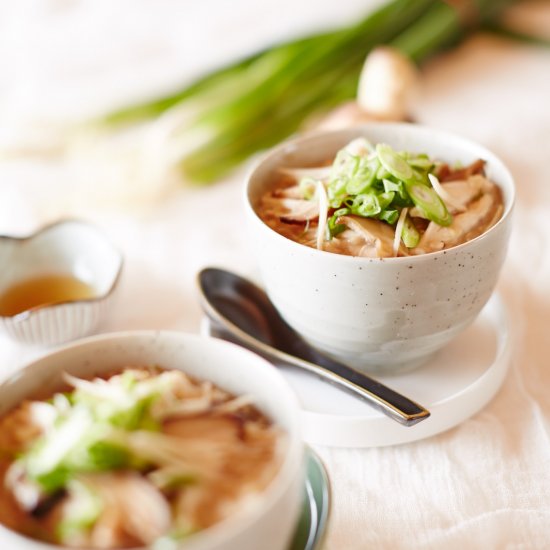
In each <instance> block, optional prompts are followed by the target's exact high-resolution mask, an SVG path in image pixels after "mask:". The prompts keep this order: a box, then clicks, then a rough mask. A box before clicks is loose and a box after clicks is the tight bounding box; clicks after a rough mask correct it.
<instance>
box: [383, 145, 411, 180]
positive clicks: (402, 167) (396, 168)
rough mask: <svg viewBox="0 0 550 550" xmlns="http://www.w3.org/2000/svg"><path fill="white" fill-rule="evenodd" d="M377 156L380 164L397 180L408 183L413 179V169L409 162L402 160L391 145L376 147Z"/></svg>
mask: <svg viewBox="0 0 550 550" xmlns="http://www.w3.org/2000/svg"><path fill="white" fill-rule="evenodd" d="M376 154H377V155H378V160H379V161H380V164H381V165H382V166H383V167H384V168H385V169H386V170H387V171H388V172H389V173H390V174H391V175H392V176H394V177H396V178H397V179H400V180H403V181H407V180H410V179H411V178H412V177H413V171H412V168H411V167H410V166H409V165H408V163H407V161H406V160H405V159H403V158H401V157H400V156H399V155H398V154H397V153H396V152H395V151H394V150H393V149H392V148H391V147H390V146H389V145H387V144H385V143H379V144H378V145H377V146H376Z"/></svg>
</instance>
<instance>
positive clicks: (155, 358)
mask: <svg viewBox="0 0 550 550" xmlns="http://www.w3.org/2000/svg"><path fill="white" fill-rule="evenodd" d="M128 365H145V366H147V365H158V366H162V367H164V368H167V369H180V370H182V371H183V372H186V373H187V374H190V375H191V376H194V377H197V378H200V379H203V380H210V381H211V382H213V383H214V384H216V385H218V386H220V387H221V388H224V389H225V390H227V391H230V392H231V393H233V394H236V395H243V394H247V395H252V396H253V397H254V400H255V405H256V406H257V407H258V408H259V409H261V410H262V412H264V413H265V414H266V415H268V416H269V418H271V419H272V420H273V421H274V422H276V423H277V424H278V425H279V426H281V427H282V428H283V429H284V430H285V433H286V435H287V439H286V449H285V453H284V456H283V458H282V463H281V467H280V469H279V471H278V473H277V474H276V475H275V478H274V479H273V480H272V481H271V483H270V484H269V485H268V487H267V488H266V489H265V491H264V492H263V493H261V494H260V495H258V497H257V498H254V499H250V500H249V501H248V502H247V503H245V504H244V505H243V507H242V509H240V510H238V511H235V513H234V514H233V515H232V516H230V517H228V518H227V519H226V520H224V521H222V522H220V523H218V524H216V525H213V526H212V527H210V528H208V529H205V530H204V531H201V532H199V533H197V534H195V535H193V536H192V537H190V538H189V539H186V541H185V543H182V544H181V546H179V545H178V548H181V549H182V550H184V549H185V550H259V549H261V550H286V549H288V548H289V541H290V540H291V538H292V534H293V531H294V528H295V526H296V522H297V520H298V517H299V513H300V507H301V504H302V498H303V485H304V477H305V472H304V446H303V443H302V439H301V430H300V410H299V404H298V401H297V399H296V397H295V395H294V393H293V392H292V390H291V388H290V387H289V386H288V384H287V383H286V381H285V380H284V378H283V376H282V375H281V374H280V373H279V372H278V371H277V370H276V369H274V368H273V367H272V366H271V365H269V364H268V363H267V362H266V361H265V360H264V359H262V358H261V357H259V356H257V355H255V354H253V353H251V352H250V351H247V350H245V349H243V348H241V347H239V346H236V345H234V344H229V343H227V342H222V341H221V340H216V339H213V338H205V337H201V336H196V335H192V334H184V333H178V332H168V331H160V332H159V331H134V332H123V333H115V334H107V335H100V336H94V337H92V338H86V339H84V340H81V341H79V342H76V343H73V344H70V345H67V346H65V347H63V348H61V349H59V350H56V351H54V352H53V353H50V354H48V355H46V356H44V357H42V358H40V359H38V360H37V361H35V362H33V363H32V364H31V365H29V366H27V367H26V368H24V369H22V370H21V371H19V372H18V373H17V374H15V375H14V376H12V377H11V378H10V379H9V380H7V381H5V382H4V383H2V384H0V416H1V415H4V414H6V413H7V412H8V411H10V410H11V409H12V408H13V407H15V406H16V405H17V404H19V403H21V402H22V401H23V400H25V399H26V398H31V397H32V396H33V395H36V394H37V393H40V394H46V395H47V394H49V393H53V392H55V391H56V390H58V389H59V388H60V387H61V386H63V373H65V372H66V373H70V374H73V375H75V376H79V377H83V378H91V377H94V376H97V375H101V374H102V373H108V372H113V371H115V370H117V369H122V368H124V367H127V366H128ZM0 548H1V549H2V550H61V547H60V546H57V545H51V544H45V543H42V542H38V541H37V540H31V539H29V538H27V537H25V536H22V535H20V534H18V533H15V532H14V531H11V530H10V529H7V528H6V527H4V526H3V525H2V524H0ZM159 548H160V546H159ZM134 550H138V549H134ZM142 550H145V549H142Z"/></svg>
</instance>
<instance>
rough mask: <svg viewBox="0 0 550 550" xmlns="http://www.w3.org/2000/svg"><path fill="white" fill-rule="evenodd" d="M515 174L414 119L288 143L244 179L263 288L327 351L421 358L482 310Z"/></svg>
mask: <svg viewBox="0 0 550 550" xmlns="http://www.w3.org/2000/svg"><path fill="white" fill-rule="evenodd" d="M513 201H514V186H513V181H512V178H511V176H510V174H509V172H508V171H507V169H506V168H505V167H504V165H503V164H502V162H501V161H500V160H499V159H498V158H496V157H495V155H493V154H492V153H491V152H490V151H488V150H487V149H485V148H483V147H482V146H480V145H478V144H475V143H473V142H470V141H468V140H465V139H462V138H460V137H457V136H453V135H451V134H447V133H444V132H439V131H436V130H433V129H430V128H426V127H421V126H418V125H413V124H369V125H365V126H361V127H356V128H352V129H347V130H341V131H337V132H326V133H318V134H313V135H309V136H304V137H299V138H296V139H294V140H292V141H289V142H286V143H284V144H282V145H281V146H279V147H278V148H276V149H274V150H273V151H271V152H270V153H268V154H267V155H266V156H265V157H264V158H263V159H262V160H261V161H260V162H259V163H258V164H257V166H256V167H255V169H254V170H253V171H252V173H251V174H250V177H249V179H248V181H247V186H246V199H245V202H246V209H247V218H248V223H249V230H250V231H249V232H250V234H251V235H252V238H253V240H254V241H255V250H256V255H257V257H258V261H259V265H260V270H261V276H262V279H263V282H264V285H265V287H266V290H267V292H268V294H269V296H270V298H271V299H272V301H273V302H274V304H275V306H276V307H277V308H278V310H279V311H280V313H281V314H282V316H283V317H284V318H285V320H286V321H287V322H288V323H289V324H290V325H291V326H292V327H293V328H294V329H295V330H297V331H298V332H299V333H300V334H301V335H302V336H303V337H304V338H305V339H306V340H308V341H309V342H310V343H311V344H312V345H314V346H316V347H317V348H319V349H320V350H322V351H323V352H325V353H327V354H329V355H331V356H333V357H335V358H337V359H339V360H341V361H343V362H345V363H348V364H350V365H351V366H353V367H355V368H358V369H360V370H364V371H369V372H384V373H391V372H397V371H400V370H404V369H409V368H414V367H415V366H418V365H419V364H421V363H422V362H423V361H425V360H426V359H427V357H428V356H430V355H431V354H433V353H434V352H436V351H437V350H438V349H440V348H441V347H442V346H444V345H445V344H446V343H447V342H449V341H450V340H451V339H452V338H453V337H454V336H456V334H458V333H459V332H460V331H461V330H463V329H464V328H465V327H466V326H468V325H469V324H470V323H471V322H472V321H473V320H474V319H475V317H476V316H477V314H478V313H479V311H480V310H481V308H482V307H483V306H484V304H485V303H486V302H487V300H488V298H489V296H490V295H491V293H492V292H493V290H494V287H495V285H496V281H497V278H498V274H499V271H500V268H501V266H502V263H503V261H504V258H505V254H506V248H507V243H508V238H509V233H510V227H511V211H512V205H513Z"/></svg>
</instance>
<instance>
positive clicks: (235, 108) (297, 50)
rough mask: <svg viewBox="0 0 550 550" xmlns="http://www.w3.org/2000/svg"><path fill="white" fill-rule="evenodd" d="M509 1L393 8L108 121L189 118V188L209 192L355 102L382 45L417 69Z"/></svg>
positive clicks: (402, 3) (185, 166) (423, 0)
mask: <svg viewBox="0 0 550 550" xmlns="http://www.w3.org/2000/svg"><path fill="white" fill-rule="evenodd" d="M512 2H513V0H469V1H468V0H463V1H462V2H456V1H455V2H450V1H449V2H445V1H443V0H392V1H390V2H388V3H387V4H385V5H384V6H382V7H381V8H379V9H378V10H376V11H374V12H372V13H370V14H369V15H367V16H366V17H365V18H364V19H363V20H361V21H360V22H358V23H356V24H354V25H352V26H349V27H346V28H343V29H339V30H335V31H332V32H325V33H321V34H315V35H312V36H309V37H306V38H301V39H298V40H294V41H290V42H286V43H283V44H280V45H277V46H274V47H272V48H270V49H267V50H265V51H263V52H260V53H256V54H254V55H252V56H250V57H248V58H246V59H244V60H240V61H238V62H236V63H234V64H231V65H229V66H226V67H224V68H222V69H219V70H217V71H214V72H212V73H210V74H208V75H206V76H203V77H202V78H200V79H199V80H197V81H195V82H194V83H192V84H191V85H188V86H186V87H185V88H183V89H182V90H180V91H177V92H175V93H173V94H171V95H168V96H166V97H162V98H160V99H156V100H153V101H150V102H147V103H144V104H140V105H135V106H131V107H129V108H124V109H122V110H119V111H117V112H114V113H111V114H110V115H108V116H107V117H105V119H104V120H103V122H104V123H105V124H106V125H107V126H108V127H117V126H119V125H123V124H130V123H135V122H140V121H144V120H149V119H155V118H156V117H158V116H160V115H162V114H163V113H165V112H167V111H169V110H171V109H174V110H182V111H185V112H187V113H188V115H187V117H185V122H182V124H181V127H180V128H179V130H178V133H179V137H180V139H181V140H182V143H184V144H186V145H185V146H184V147H182V151H181V156H180V157H179V158H178V161H177V164H178V168H179V170H180V171H181V173H182V175H183V177H184V179H185V180H190V181H194V182H197V183H209V182H213V181H216V180H217V179H219V178H222V177H223V176H225V175H227V174H228V173H229V172H230V171H231V170H232V169H233V168H235V167H236V166H238V165H239V164H240V163H241V162H243V161H244V160H245V159H247V158H248V157H249V156H250V155H252V154H253V153H255V152H257V151H259V150H262V149H265V148H268V147H271V146H273V145H274V144H276V143H277V142H279V141H281V140H282V139H284V138H286V137H288V136H289V135H290V134H292V133H294V132H296V131H297V130H298V129H299V128H300V126H301V125H302V124H303V122H304V121H305V120H306V119H308V118H309V117H311V116H312V115H313V114H315V113H319V112H323V111H327V110H329V109H330V108H332V107H334V106H336V105H338V104H339V103H342V102H343V101H345V100H348V99H350V98H353V97H354V96H355V94H356V90H357V84H358V79H359V75H360V72H361V68H362V66H363V63H364V60H365V57H366V56H367V54H368V53H369V52H370V51H371V50H372V49H373V48H374V47H376V46H378V45H381V44H387V45H390V46H393V47H395V48H397V49H398V50H400V51H401V52H402V53H403V54H405V55H407V56H408V57H409V58H410V59H412V60H413V61H414V62H416V63H418V64H419V63H421V62H422V61H423V60H425V59H426V58H428V57H430V56H432V55H434V54H436V53H438V52H440V51H442V50H443V49H445V48H448V47H450V46H452V45H453V44H456V43H457V42H458V41H459V40H460V39H462V38H464V37H465V36H466V35H467V34H469V33H470V32H472V31H473V30H475V29H477V28H480V27H482V26H484V25H488V24H491V23H493V22H495V21H496V20H497V19H498V16H499V14H500V13H501V12H502V10H503V9H504V8H505V7H506V6H508V5H509V4H511V3H512Z"/></svg>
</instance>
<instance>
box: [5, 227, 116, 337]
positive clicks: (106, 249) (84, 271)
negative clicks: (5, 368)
mask: <svg viewBox="0 0 550 550" xmlns="http://www.w3.org/2000/svg"><path fill="white" fill-rule="evenodd" d="M122 263H123V260H122V256H121V254H120V252H119V251H118V250H117V249H116V248H115V247H114V246H113V245H112V244H111V243H110V242H109V240H108V239H107V238H106V236H105V235H104V234H103V233H102V232H101V231H100V230H99V229H97V228H96V227H94V226H93V225H91V224H89V223H85V222H81V221H77V220H64V221H61V222H58V223H54V224H52V225H49V226H47V227H44V228H43V229H41V230H40V231H38V232H37V233H34V234H33V235H30V236H28V237H23V238H19V237H8V236H0V265H1V266H2V269H1V270H0V295H1V294H2V293H4V292H6V291H7V290H8V289H9V288H10V287H12V285H14V284H16V283H19V282H22V281H25V280H28V279H32V278H35V277H38V276H41V275H70V276H73V277H76V278H77V279H79V280H81V281H83V282H85V283H86V284H87V285H89V286H90V287H91V289H92V291H93V296H92V297H90V298H87V299H82V300H68V301H63V302H59V303H52V304H44V305H39V306H37V307H32V308H30V309H26V310H24V311H22V312H20V313H17V314H14V315H4V316H1V315H0V328H2V329H3V330H4V331H5V332H6V333H7V334H8V335H9V336H11V337H12V338H14V339H16V340H18V341H20V342H23V343H25V344H32V345H42V346H51V345H56V344H60V343H63V342H68V341H69V340H73V339H75V338H79V337H82V336H85V335H87V334H90V333H92V332H93V330H94V329H95V328H96V327H97V325H98V323H99V322H100V321H101V319H102V317H103V315H104V314H105V312H106V311H107V309H108V308H109V306H110V304H111V302H112V300H113V294H114V290H115V288H116V286H117V282H118V279H119V276H120V273H121V269H122Z"/></svg>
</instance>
